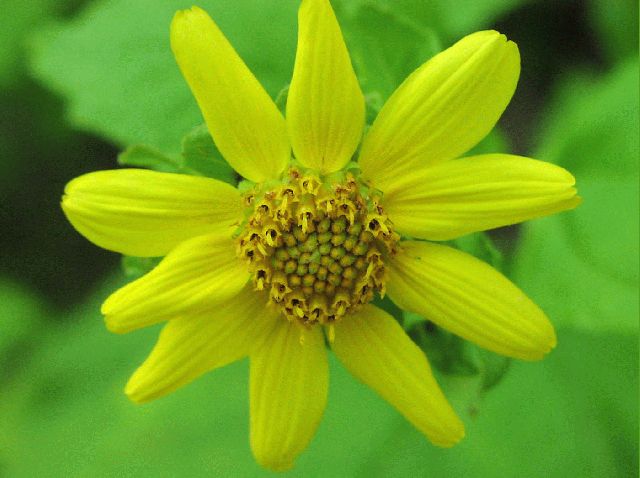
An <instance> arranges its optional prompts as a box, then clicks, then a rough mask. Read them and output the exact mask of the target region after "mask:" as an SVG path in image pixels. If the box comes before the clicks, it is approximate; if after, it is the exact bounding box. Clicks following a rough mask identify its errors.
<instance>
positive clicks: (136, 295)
mask: <svg viewBox="0 0 640 478" xmlns="http://www.w3.org/2000/svg"><path fill="white" fill-rule="evenodd" d="M171 45H172V48H173V51H174V53H175V57H176V59H177V62H178V65H179V66H180V69H181V70H182V73H183V75H184V77H185V79H186V80H187V83H188V84H189V86H190V88H191V90H192V92H193V94H194V96H195V98H196V100H197V102H198V104H199V106H200V109H201V110H202V113H203V116H204V118H205V121H206V123H207V126H208V129H209V131H210V133H211V135H212V137H213V139H214V141H215V143H216V146H217V147H218V149H219V150H220V152H221V153H222V154H223V155H224V157H225V159H226V160H227V161H228V162H229V164H230V165H231V166H233V168H234V169H235V170H236V171H237V172H238V173H239V174H241V175H242V176H243V177H244V178H246V179H247V180H248V181H249V182H250V183H249V186H246V187H244V188H242V192H241V191H240V190H239V189H237V188H235V187H233V186H231V185H229V184H226V183H222V182H220V181H217V180H215V179H210V178H203V177H194V176H186V175H180V174H169V173H159V172H153V171H145V170H136V169H129V170H118V171H103V172H96V173H91V174H87V175H85V176H82V177H79V178H77V179H75V180H73V181H71V182H70V183H69V184H68V185H67V188H66V191H65V196H64V198H63V202H62V207H63V209H64V211H65V213H66V215H67V217H68V218H69V220H70V221H71V223H72V224H73V225H74V227H75V228H76V229H77V230H78V231H79V232H80V233H82V234H83V235H84V236H86V237H87V238H88V239H89V240H91V241H93V242H94V243H95V244H97V245H99V246H101V247H104V248H106V249H110V250H113V251H116V252H120V253H123V254H128V255H136V256H166V257H165V258H164V259H163V260H162V261H161V262H160V264H159V265H158V266H157V267H156V268H155V269H153V270H152V271H151V272H149V273H148V274H147V275H145V276H144V277H142V278H140V279H138V280H136V281H134V282H132V283H130V284H128V285H126V286H125V287H123V288H122V289H120V290H118V291H117V292H115V293H114V294H113V295H112V296H111V297H109V298H108V299H107V300H106V302H105V303H104V305H103V307H102V312H103V313H104V315H105V318H106V323H107V327H108V328H109V329H110V330H112V331H114V332H128V331H131V330H134V329H137V328H140V327H144V326H147V325H151V324H154V323H158V322H163V321H168V323H167V325H166V326H165V327H164V329H163V330H162V332H161V334H160V338H159V340H158V343H157V345H156V347H155V348H154V350H153V351H152V352H151V355H150V356H149V357H148V358H147V360H146V361H145V362H144V363H143V364H142V366H141V367H140V368H139V369H138V370H137V371H136V372H135V373H134V375H133V376H132V377H131V379H130V381H129V383H128V384H127V386H126V393H127V394H128V395H129V397H130V398H131V399H132V400H134V401H136V402H145V401H148V400H152V399H154V398H157V397H160V396H163V395H165V394H167V393H169V392H172V391H173V390H175V389H177V388H178V387H180V386H182V385H184V384H186V383H188V382H190V381H191V380H193V379H195V378H197V377H198V376H200V375H201V374H203V373H204V372H207V371H209V370H212V369H214V368H216V367H220V366H223V365H225V364H228V363H230V362H232V361H235V360H238V359H240V358H242V357H245V356H249V358H250V412H251V447H252V450H253V452H254V455H255V457H256V458H257V460H258V461H259V462H260V463H261V464H262V465H264V466H266V467H269V468H273V469H286V468H288V467H291V466H292V465H293V462H294V460H295V458H296V456H297V455H298V454H299V453H301V452H302V451H303V450H304V448H305V447H306V446H307V444H308V443H309V441H310V440H311V438H312V437H313V435H314V433H315V430H316V428H317V425H318V423H319V421H320V418H321V416H322V413H323V410H324V408H325V403H326V397H327V387H328V365H327V346H326V343H328V345H329V348H330V349H331V351H332V352H333V353H335V354H336V355H337V357H338V358H339V359H340V360H341V361H342V363H343V364H344V365H345V366H346V367H347V369H349V371H351V372H352V373H353V375H355V376H356V377H357V378H358V379H360V380H362V381H363V382H364V383H366V384H367V385H369V386H370V387H371V388H373V389H374V390H376V391H377V392H378V393H379V394H380V395H381V396H382V397H384V398H385V399H386V400H387V401H389V402H390V403H391V404H392V405H394V406H395V407H396V408H397V409H398V410H399V411H400V412H401V413H402V414H403V415H404V416H405V417H406V418H407V419H408V420H409V421H410V422H411V423H412V424H413V425H415V426H416V427H417V428H418V429H419V430H420V431H421V432H423V433H424V434H425V435H426V436H427V437H428V438H429V439H430V440H431V441H432V442H433V443H435V444H437V445H441V446H452V445H454V444H455V443H456V442H458V441H459V440H460V439H461V438H462V437H463V435H464V427H463V424H462V422H461V421H460V419H459V418H458V417H457V416H456V414H455V412H454V410H453V409H452V408H451V406H450V405H449V404H448V403H447V401H446V399H445V397H444V395H443V394H442V392H441V390H440V388H439V387H438V385H437V383H436V381H435V379H434V377H433V375H432V373H431V370H430V367H429V364H428V362H427V359H426V357H425V355H424V354H423V352H422V351H421V350H420V349H419V348H418V347H417V346H416V345H415V344H414V343H413V342H412V341H411V340H410V339H409V338H408V337H407V335H406V334H405V332H404V331H403V329H402V328H401V326H400V325H399V324H398V323H397V322H396V321H395V320H394V319H393V317H391V316H390V315H389V314H387V313H386V312H384V311H383V310H381V309H379V308H377V307H375V306H374V305H372V303H371V301H372V299H373V298H374V296H376V295H384V294H385V293H386V294H388V296H389V297H390V298H391V299H392V300H393V301H394V302H395V303H396V304H397V305H399V306H400V307H402V308H403V309H405V310H408V311H412V312H416V313H418V314H420V315H421V316H423V317H425V318H427V319H429V320H431V321H432V322H434V323H435V324H437V325H439V326H441V327H443V328H446V329H448V330H450V331H451V332H453V333H455V334H457V335H459V336H461V337H463V338H465V339H468V340H470V341H472V342H474V343H476V344H478V345H480V346H482V347H485V348H487V349H489V350H492V351H494V352H497V353H500V354H504V355H507V356H510V357H516V358H520V359H524V360H536V359H540V358H542V357H543V356H544V355H545V354H546V353H547V352H549V351H550V350H551V349H552V348H553V347H554V346H555V340H556V339H555V333H554V330H553V327H552V325H551V324H550V323H549V321H548V320H547V318H546V317H545V315H544V314H543V312H542V311H541V310H540V309H539V308H538V307H537V306H536V305H535V304H533V302H531V301H530V300H529V299H528V298H527V297H526V296H525V295H524V294H523V293H522V292H521V291H520V290H519V289H518V288H517V287H516V286H515V285H513V284H512V283H511V282H509V281H508V280H507V279H506V278H505V277H504V276H502V275H501V274H500V273H499V272H497V271H495V270H494V269H492V268H491V267H490V266H488V265H486V264H485V263H483V262H481V261H479V260H477V259H475V258H474V257H472V256H470V255H467V254H465V253H463V252H460V251H458V250H456V249H453V248H451V247H448V246H445V245H440V244H437V243H435V242H427V241H441V240H447V239H452V238H456V237H459V236H461V235H464V234H467V233H471V232H474V231H482V230H486V229H490V228H495V227H499V226H504V225H507V224H514V223H517V222H520V221H524V220H527V219H531V218H535V217H539V216H543V215H547V214H551V213H555V212H559V211H562V210H566V209H570V208H572V207H575V206H576V205H577V204H578V202H579V198H577V196H576V191H575V188H574V179H573V177H572V176H571V175H570V174H569V173H568V172H566V171H565V170H563V169H561V168H559V167H556V166H553V165H551V164H547V163H543V162H540V161H536V160H533V159H527V158H522V157H516V156H511V155H506V154H488V155H482V156H474V157H466V158H462V159H456V158H458V157H459V156H460V155H462V154H464V153H465V152H466V151H468V150H469V149H470V148H471V147H473V146H474V145H475V144H477V143H478V142H479V141H480V140H481V139H482V138H483V137H484V136H485V135H486V134H487V133H488V132H489V131H490V130H491V129H492V128H493V126H494V125H495V123H496V122H497V120H498V118H499V117H500V115H501V114H502V112H503V110H504V109H505V107H506V105H507V103H508V102H509V100H510V98H511V96H512V95H513V93H514V90H515V87H516V83H517V80H518V75H519V62H520V60H519V54H518V49H517V47H516V45H515V44H514V43H512V42H509V41H507V40H506V39H505V37H504V36H503V35H500V34H499V33H497V32H494V31H483V32H478V33H474V34H472V35H469V36H467V37H465V38H463V39H462V40H461V41H459V42H458V43H456V44H455V45H453V46H452V47H451V48H449V49H447V50H445V51H444V52H442V53H440V54H439V55H437V56H435V57H434V58H432V59H431V60H429V61H427V62H426V63H425V64H424V65H422V66H421V67H420V68H418V69H417V70H416V71H415V72H414V73H413V74H412V75H410V76H409V77H408V78H407V79H406V80H405V81H404V83H402V85H400V87H399V88H398V89H397V90H396V92H395V93H394V94H393V95H392V96H391V97H390V98H389V100H388V101H387V103H386V104H385V105H384V107H383V108H382V110H381V111H380V113H379V114H378V115H377V118H376V119H375V121H374V123H373V124H372V125H371V128H370V129H369V130H368V132H367V133H366V135H365V136H364V138H362V136H363V130H364V118H365V115H364V113H365V102H364V98H363V95H362V92H361V90H360V87H359V84H358V81H357V78H356V76H355V74H354V71H353V68H352V66H351V62H350V59H349V55H348V53H347V50H346V47H345V44H344V41H343V38H342V35H341V32H340V29H339V26H338V22H337V20H336V18H335V15H334V13H333V10H332V9H331V5H330V4H329V1H328V0H303V1H302V5H301V7H300V13H299V32H298V51H297V55H296V62H295V68H294V73H293V79H292V81H291V85H290V89H289V93H288V99H287V106H286V120H285V118H284V117H283V115H282V114H281V113H280V112H279V110H278V108H277V107H276V105H275V104H274V102H273V101H272V100H271V98H270V97H269V96H268V94H267V93H266V92H265V90H264V89H263V88H262V87H261V86H260V84H259V82H258V81H257V80H256V78H255V77H254V76H253V75H252V73H251V72H250V71H249V69H248V68H247V66H246V65H245V64H244V63H243V61H242V60H241V59H240V57H239V56H238V55H237V54H236V52H235V51H234V49H233V47H232V46H231V45H230V44H229V42H228V41H227V40H226V38H225V37H224V35H223V34H222V33H221V31H220V30H219V29H218V27H217V26H216V24H215V23H214V22H213V21H212V20H211V19H210V18H209V16H208V15H207V14H206V13H205V12H204V11H202V10H200V9H199V8H196V7H194V8H192V9H191V10H186V11H182V12H179V13H177V14H176V16H175V18H174V21H173V23H172V26H171ZM358 146H360V151H359V154H358V156H357V164H355V163H353V158H354V155H355V154H356V150H357V149H358ZM292 153H293V154H292ZM409 238H412V239H409ZM325 337H326V339H327V341H326V342H325Z"/></svg>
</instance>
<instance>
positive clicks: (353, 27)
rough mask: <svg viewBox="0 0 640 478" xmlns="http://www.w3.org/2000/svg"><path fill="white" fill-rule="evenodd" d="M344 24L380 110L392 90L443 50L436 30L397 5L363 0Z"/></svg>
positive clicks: (375, 108) (367, 87) (353, 56)
mask: <svg viewBox="0 0 640 478" xmlns="http://www.w3.org/2000/svg"><path fill="white" fill-rule="evenodd" d="M344 17H345V21H343V22H342V28H343V30H344V34H345V37H346V42H347V45H348V47H349V52H350V54H351V59H352V61H353V63H354V67H355V69H356V72H357V74H358V79H359V80H360V84H361V86H362V89H363V91H364V92H365V96H366V100H367V105H368V106H369V107H370V108H369V109H370V110H373V111H376V112H377V111H379V110H380V108H381V107H382V105H383V103H384V102H385V101H386V99H387V98H388V97H389V96H390V95H391V93H392V92H393V91H394V90H395V89H396V88H397V87H398V86H400V83H402V81H404V79H405V78H406V77H407V76H409V74H410V73H411V72H412V71H413V70H415V69H416V68H418V67H419V66H420V65H421V64H422V63H424V62H425V61H426V60H428V59H429V58H431V57H432V56H433V55H434V54H436V53H437V52H438V51H440V49H441V46H440V42H439V40H438V38H437V37H436V35H435V33H434V32H433V31H432V30H431V29H428V28H422V27H419V26H416V25H415V24H414V23H412V22H409V21H407V20H406V19H404V18H403V17H402V16H399V15H397V14H396V11H395V10H394V9H391V8H388V7H386V6H379V5H374V4H363V5H361V6H360V7H359V8H358V9H357V10H355V11H352V12H351V14H350V15H345V16H344Z"/></svg>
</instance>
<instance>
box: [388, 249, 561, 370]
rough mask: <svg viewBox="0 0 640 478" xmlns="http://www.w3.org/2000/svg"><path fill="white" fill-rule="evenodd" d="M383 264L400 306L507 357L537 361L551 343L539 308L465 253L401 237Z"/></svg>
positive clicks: (550, 332) (549, 328)
mask: <svg viewBox="0 0 640 478" xmlns="http://www.w3.org/2000/svg"><path fill="white" fill-rule="evenodd" d="M388 264H389V276H388V280H387V293H388V294H389V297H391V299H392V300H393V301H394V302H395V303H396V304H398V306H400V307H401V308H403V309H404V310H408V311H411V312H415V313H417V314H420V315H421V316H423V317H425V318H427V319H429V320H431V321H432V322H434V323H435V324H437V325H439V326H441V327H443V328H445V329H447V330H449V331H451V332H453V333H454V334H457V335H459V336H461V337H463V338H465V339H467V340H470V341H471V342H474V343H476V344H478V345H480V346H481V347H484V348H486V349H489V350H491V351H493V352H496V353H499V354H502V355H507V356H509V357H515V358H519V359H523V360H538V359H541V358H542V357H543V356H544V355H545V354H546V353H548V352H549V351H550V350H551V349H552V348H553V347H555V345H556V335H555V332H554V330H553V326H552V325H551V323H550V322H549V320H548V319H547V317H546V316H545V315H544V313H543V312H542V311H541V310H540V308H538V306H536V305H535V304H534V303H533V302H532V301H531V300H530V299H529V298H528V297H527V296H526V295H524V293H523V292H522V291H521V290H520V289H518V288H517V287H516V286H515V285H514V284H513V283H511V282H510V281H509V280H508V279H507V278H506V277H504V276H503V275H502V274H500V273H499V272H498V271H496V270H495V269H493V268H492V267H490V266H489V265H487V264H485V263H484V262H482V261H480V260H478V259H476V258H475V257H473V256H471V255H469V254H465V253H464V252H460V251H458V250H456V249H453V248H451V247H446V246H441V245H439V244H432V243H427V242H415V241H406V242H403V243H402V244H401V248H400V252H399V253H398V254H397V255H396V256H395V257H394V258H393V259H391V260H390V261H389V263H388Z"/></svg>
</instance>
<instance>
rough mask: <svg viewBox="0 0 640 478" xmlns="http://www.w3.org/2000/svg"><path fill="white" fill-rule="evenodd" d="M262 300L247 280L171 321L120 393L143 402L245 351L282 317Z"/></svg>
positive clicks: (239, 355)
mask: <svg viewBox="0 0 640 478" xmlns="http://www.w3.org/2000/svg"><path fill="white" fill-rule="evenodd" d="M266 303H267V298H266V297H265V295H264V294H261V293H258V292H255V291H254V290H252V287H251V286H250V285H247V286H246V287H245V288H244V289H243V290H242V291H241V292H240V293H239V294H238V295H236V296H235V297H233V298H231V299H229V300H228V301H226V302H224V303H222V304H220V305H219V306H217V307H215V308H214V309H212V310H208V311H202V312H201V313H200V314H198V315H195V316H191V317H184V318H180V319H179V320H171V321H170V322H169V323H168V324H167V325H166V326H165V327H164V328H163V329H162V332H161V333H160V337H159V339H158V343H157V344H156V346H155V347H154V349H153V350H152V351H151V354H150V355H149V357H148V358H147V360H145V362H144V363H143V364H142V365H141V366H140V368H138V370H136V371H135V373H134V374H133V375H132V376H131V378H130V379H129V382H128V383H127V386H126V388H125V393H126V394H127V395H128V396H129V398H130V399H131V400H133V401H134V402H138V403H144V402H148V401H150V400H153V399H156V398H159V397H161V396H164V395H166V394H168V393H171V392H173V391H174V390H176V389H178V388H179V387H181V386H183V385H186V384H187V383H189V382H191V381H192V380H194V379H196V378H198V377H199V376H200V375H202V374H203V373H205V372H208V371H209V370H212V369H214V368H218V367H222V366H223V365H227V364H229V363H231V362H233V361H235V360H238V359H240V358H242V357H244V356H246V355H248V354H249V353H250V351H251V350H252V349H253V347H256V346H258V345H259V344H261V343H262V340H264V338H265V337H266V336H268V335H269V333H270V331H271V329H272V328H273V327H274V326H275V324H276V323H279V321H282V320H283V319H282V317H281V316H280V314H279V313H278V312H277V311H275V310H274V309H272V308H267V307H266Z"/></svg>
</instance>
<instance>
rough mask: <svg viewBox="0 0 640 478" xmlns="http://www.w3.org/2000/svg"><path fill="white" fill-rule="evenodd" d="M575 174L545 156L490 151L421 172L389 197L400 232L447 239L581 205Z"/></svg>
mask: <svg viewBox="0 0 640 478" xmlns="http://www.w3.org/2000/svg"><path fill="white" fill-rule="evenodd" d="M574 185H575V178H574V177H573V176H572V175H571V174H570V173H569V172H567V171H566V170H564V169H562V168H560V167H558V166H555V165H553V164H550V163H545V162H543V161H536V160H534V159H528V158H522V157H519V156H511V155H507V154H486V155H482V156H473V157H469V158H464V159H458V160H450V161H446V162H444V163H440V164H437V165H435V166H433V167H431V168H426V169H422V170H419V171H416V172H415V173H414V174H412V175H408V176H406V177H405V178H403V179H402V180H401V181H398V182H397V183H396V184H395V187H396V189H395V190H394V191H393V192H392V193H391V194H389V195H385V196H384V198H383V206H384V208H385V212H386V213H387V214H388V215H389V217H390V218H391V220H392V221H393V223H394V225H395V227H396V229H397V230H398V232H400V233H402V234H404V235H407V236H411V237H415V238H420V239H430V240H447V239H453V238H456V237H459V236H462V235H464V234H468V233H470V232H475V231H484V230H487V229H493V228H496V227H500V226H506V225H508V224H515V223H518V222H522V221H526V220H527V219H533V218H536V217H541V216H546V215H548V214H553V213H556V212H559V211H564V210H566V209H571V208H574V207H576V206H577V205H578V204H579V203H580V198H579V197H577V196H576V189H575V188H574Z"/></svg>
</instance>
